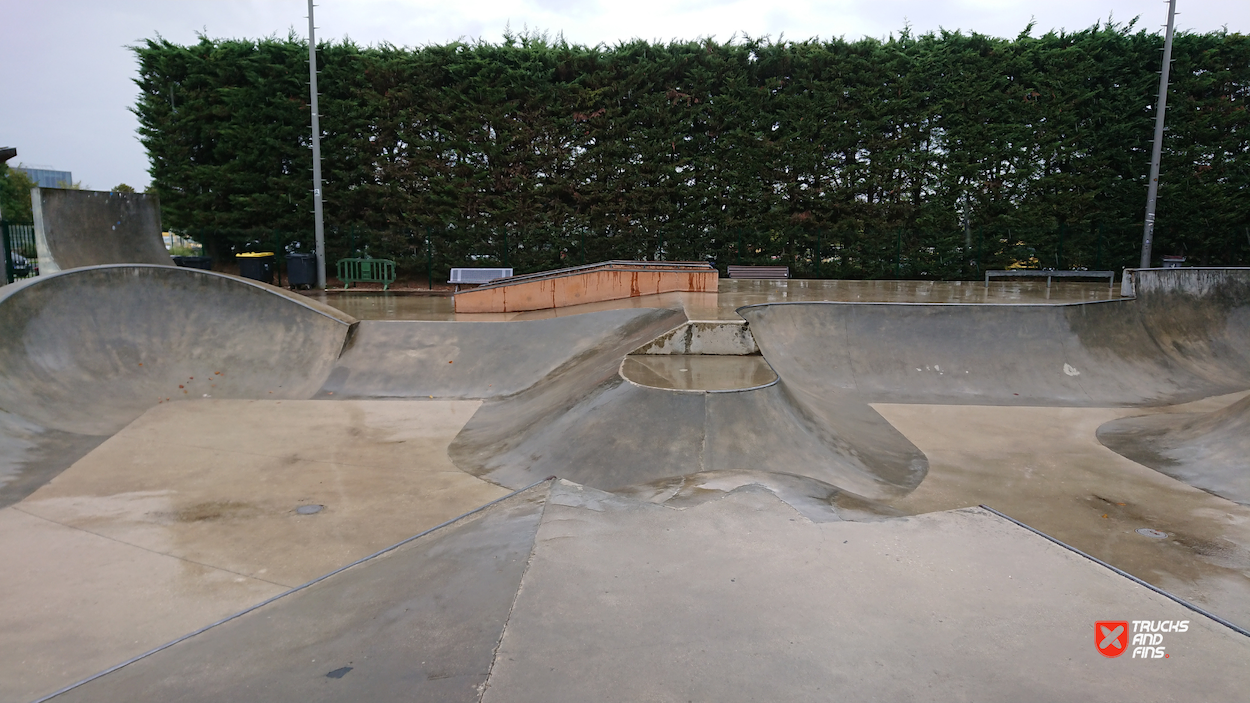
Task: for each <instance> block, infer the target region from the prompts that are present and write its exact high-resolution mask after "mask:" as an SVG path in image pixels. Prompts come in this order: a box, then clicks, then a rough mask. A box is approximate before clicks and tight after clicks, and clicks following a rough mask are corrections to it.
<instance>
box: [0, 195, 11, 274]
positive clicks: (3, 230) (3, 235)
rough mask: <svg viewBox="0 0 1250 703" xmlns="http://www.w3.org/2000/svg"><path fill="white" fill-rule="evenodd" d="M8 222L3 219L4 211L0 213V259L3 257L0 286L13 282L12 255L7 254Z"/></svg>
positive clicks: (8, 247)
mask: <svg viewBox="0 0 1250 703" xmlns="http://www.w3.org/2000/svg"><path fill="white" fill-rule="evenodd" d="M10 248H11V247H10V246H9V223H8V222H5V221H4V213H0V259H4V280H3V281H0V286H2V285H6V284H9V283H12V282H13V280H14V279H13V276H14V273H13V257H12V256H10V255H9V249H10Z"/></svg>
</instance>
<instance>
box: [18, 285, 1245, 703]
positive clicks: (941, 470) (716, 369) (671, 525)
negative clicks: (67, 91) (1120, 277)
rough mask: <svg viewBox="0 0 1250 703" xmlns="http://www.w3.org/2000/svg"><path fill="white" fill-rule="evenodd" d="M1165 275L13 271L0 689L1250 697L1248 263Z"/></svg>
mask: <svg viewBox="0 0 1250 703" xmlns="http://www.w3.org/2000/svg"><path fill="white" fill-rule="evenodd" d="M818 283H819V284H820V285H817V284H818ZM1133 284H1134V285H1133V290H1134V294H1135V297H1131V298H1119V297H1111V296H1106V295H1105V291H1106V286H1105V284H1093V285H1092V286H1089V287H1081V286H1080V284H1068V287H1067V288H1059V289H1058V290H1066V291H1072V293H1071V294H1070V295H1067V296H1066V297H1065V296H1064V295H1062V294H1056V297H1055V298H1052V299H1050V300H1047V299H1045V298H1043V297H1041V295H1040V294H1034V295H1026V296H1023V297H1016V298H1012V297H1010V296H1001V295H1000V296H999V297H997V298H995V297H994V296H995V295H996V294H995V293H993V292H991V293H983V292H982V291H980V290H978V289H980V288H981V286H980V284H974V285H969V286H966V287H959V286H954V285H952V284H948V285H947V286H946V287H945V288H941V287H937V288H932V289H928V288H923V287H918V286H917V285H911V284H905V283H899V284H894V285H893V286H889V285H885V284H881V283H880V282H876V283H865V284H863V285H858V286H855V285H849V284H848V283H847V282H828V283H826V282H802V281H789V282H767V283H765V282H735V281H721V282H720V288H719V290H718V292H716V293H712V292H703V293H664V294H660V295H654V296H642V297H636V298H631V299H629V300H627V301H616V302H613V303H600V304H595V305H587V306H577V307H575V308H565V309H564V310H563V311H560V312H559V313H555V312H551V311H547V312H545V313H544V312H541V311H536V312H533V313H521V314H507V315H496V316H491V315H482V316H478V317H474V316H472V315H462V314H456V313H455V312H454V310H447V309H439V308H438V307H437V306H438V305H446V302H445V301H444V302H440V301H431V300H420V301H415V300H414V301H411V302H408V303H404V302H402V301H403V299H402V298H390V297H387V298H385V299H376V298H375V299H374V302H377V301H378V300H381V302H380V303H379V304H381V305H384V306H386V305H392V303H393V301H394V300H396V299H398V300H400V301H401V303H398V304H397V305H399V306H400V307H402V306H403V305H409V306H411V309H408V310H407V311H406V312H405V311H399V312H395V313H394V314H393V315H392V314H390V313H385V311H383V312H384V313H385V314H378V315H376V317H383V318H385V317H418V318H420V317H425V318H438V319H357V318H356V317H353V316H352V315H350V314H348V312H344V310H347V311H351V310H353V309H363V307H364V306H367V305H368V304H371V303H369V302H367V299H366V298H361V297H357V298H350V297H348V296H343V297H342V298H333V297H331V298H327V299H326V300H327V302H330V303H335V304H340V303H343V302H349V304H342V305H341V308H340V307H333V306H331V305H326V304H323V303H321V302H319V301H317V300H313V299H309V298H306V297H302V296H295V295H292V294H289V293H286V292H284V291H281V290H280V289H277V288H274V287H272V286H267V285H264V284H260V283H256V282H253V281H247V280H244V279H239V278H236V277H231V276H225V275H221V274H214V273H210V272H204V271H193V270H187V269H177V268H172V267H168V266H154V265H108V266H92V267H83V268H75V269H68V270H64V271H61V272H59V273H55V274H52V275H48V276H43V277H40V278H37V279H31V280H28V281H23V282H20V283H17V284H13V285H10V286H6V287H4V288H0V329H2V330H4V332H5V334H4V335H3V337H0V456H2V457H3V459H2V461H0V475H2V476H3V477H4V480H5V481H6V482H5V483H4V485H3V486H0V505H3V506H5V507H3V508H2V509H0V525H3V527H0V555H2V556H3V558H4V559H5V560H6V563H7V564H10V565H13V568H11V569H8V570H7V571H6V574H5V576H3V577H0V579H2V580H3V582H2V583H0V587H2V588H3V589H4V592H5V593H6V594H9V595H8V597H6V599H5V605H4V606H3V608H2V611H0V623H2V624H0V642H3V646H0V652H4V653H5V654H4V655H3V659H2V660H0V699H3V700H36V699H45V698H46V697H48V696H51V695H53V694H57V693H58V692H60V693H59V695H56V696H55V697H54V698H52V699H53V700H58V701H60V700H92V701H122V700H126V701H133V700H222V699H255V700H309V699H314V700H346V699H362V700H391V699H398V698H404V699H416V700H440V701H441V700H587V699H605V700H622V701H632V700H674V701H676V700H764V699H769V700H828V699H830V698H833V697H837V698H842V699H849V700H869V699H873V700H880V699H899V700H905V699H960V700H1000V699H1004V698H1008V697H1011V698H1018V699H1022V700H1070V699H1074V698H1100V699H1108V700H1122V699H1128V698H1133V699H1141V700H1194V699H1200V700H1241V699H1244V692H1245V690H1246V685H1247V684H1248V683H1250V674H1247V672H1246V667H1245V666H1244V662H1245V661H1246V659H1247V655H1250V639H1248V638H1247V637H1246V635H1245V634H1244V630H1245V628H1247V627H1250V508H1247V506H1246V501H1247V496H1250V472H1248V471H1247V465H1246V463H1245V462H1246V459H1245V457H1246V456H1247V455H1248V454H1247V451H1246V450H1247V449H1250V446H1248V445H1247V439H1246V437H1247V434H1246V432H1245V431H1244V430H1245V429H1246V427H1247V423H1248V422H1250V420H1248V415H1247V413H1248V412H1250V406H1247V405H1246V403H1247V402H1250V400H1248V399H1250V270H1244V269H1179V270H1142V271H1137V272H1135V273H1134V279H1133ZM996 285H1005V284H996ZM1011 285H1014V286H1016V287H1015V288H1011V287H1010V286H1007V287H1006V288H1004V289H1003V290H1022V289H1021V288H1020V287H1019V286H1020V285H1022V284H1011ZM1025 285H1027V284H1025ZM1095 289H1098V290H1100V291H1102V292H1101V293H1092V292H1091V291H1094V290H1095ZM1030 290H1034V289H1030ZM925 291H929V292H927V293H926V292H925ZM942 291H944V292H942ZM1047 295H1049V293H1047ZM1090 295H1097V296H1099V297H1098V298H1095V299H1090V298H1089V296H1090ZM975 296H989V297H975ZM917 301H934V302H917ZM353 306H355V307H353ZM422 306H425V307H422ZM553 477H554V478H553ZM980 505H984V506H987V508H988V509H987V508H982V507H978V506H980ZM1004 516H1007V517H1004ZM1008 517H1009V518H1011V519H1008ZM1012 520H1015V521H1019V523H1023V524H1024V525H1027V526H1029V527H1031V528H1034V529H1035V530H1037V531H1040V532H1041V533H1044V535H1045V536H1044V535H1043V534H1038V532H1034V531H1031V530H1029V529H1026V528H1025V527H1023V526H1021V525H1020V524H1017V523H1016V522H1013V521H1012ZM1143 531H1144V532H1143ZM1159 535H1162V537H1159ZM1047 536H1049V537H1050V538H1053V540H1058V541H1052V539H1048V538H1047ZM1061 543H1062V544H1061ZM1064 545H1068V546H1070V547H1072V548H1075V549H1076V550H1080V552H1083V553H1084V554H1087V555H1089V556H1091V557H1094V558H1095V559H1098V560H1101V562H1105V564H1107V565H1110V567H1114V568H1115V569H1119V570H1122V571H1123V572H1125V574H1128V575H1130V576H1132V577H1135V578H1136V579H1139V580H1140V581H1141V582H1144V584H1148V585H1143V583H1139V582H1138V581H1135V580H1133V579H1132V578H1129V577H1128V576H1126V575H1124V574H1121V573H1117V571H1115V570H1114V569H1113V568H1109V567H1108V566H1107V565H1104V564H1102V563H1099V562H1097V561H1094V560H1092V559H1090V558H1087V557H1086V556H1083V555H1082V554H1081V553H1079V552H1077V551H1073V550H1072V549H1069V548H1067V547H1065V546H1064ZM1156 589H1157V590H1156ZM1161 591H1162V592H1161ZM1181 601H1183V602H1181ZM1186 603H1188V604H1191V605H1192V606H1194V607H1196V608H1199V609H1201V611H1205V612H1206V613H1209V614H1210V615H1211V616H1214V617H1210V616H1208V615H1207V614H1204V613H1203V612H1199V611H1198V610H1194V609H1192V608H1190V607H1187V605H1186ZM1107 620H1111V621H1120V620H1127V621H1143V620H1150V621H1161V620H1168V621H1179V620H1188V621H1189V622H1190V627H1189V629H1188V631H1187V632H1185V633H1183V634H1175V635H1168V636H1167V642H1166V645H1167V652H1168V658H1166V659H1146V660H1143V659H1136V658H1132V657H1131V656H1130V655H1128V654H1126V655H1125V656H1121V657H1118V658H1115V659H1108V658H1106V657H1104V656H1103V655H1101V654H1100V653H1099V652H1098V650H1097V649H1096V648H1095V647H1094V646H1092V645H1091V642H1090V640H1091V639H1093V638H1092V637H1091V634H1093V632H1094V623H1095V622H1096V621H1107ZM123 664H124V666H120V665H123ZM84 681H85V682H84ZM79 682H84V683H81V685H75V684H78V683H79Z"/></svg>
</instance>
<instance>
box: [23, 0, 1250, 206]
mask: <svg viewBox="0 0 1250 703" xmlns="http://www.w3.org/2000/svg"><path fill="white" fill-rule="evenodd" d="M1178 12H1179V14H1178V17H1177V26H1178V28H1180V29H1188V30H1194V31H1199V32H1205V31H1210V30H1216V29H1219V28H1221V27H1227V28H1228V29H1229V30H1230V31H1235V32H1243V33H1244V32H1247V31H1250V1H1247V0H1179V4H1178ZM1138 16H1140V17H1141V19H1140V21H1139V23H1138V26H1140V27H1145V28H1148V29H1152V30H1153V29H1156V28H1158V27H1159V26H1160V25H1162V24H1163V23H1164V22H1166V20H1167V5H1166V3H1165V2H1160V1H1159V0H1145V1H1139V2H1131V1H1128V0H1050V1H1048V2H1038V1H1036V0H1035V1H1033V2H1024V1H1022V0H956V1H953V2H952V1H944V0H829V1H826V2H815V1H813V0H787V1H786V2H777V1H776V0H773V1H771V2H767V1H762V0H737V1H731V0H629V1H628V2H626V1H623V0H606V1H605V0H513V1H511V2H509V1H507V0H485V1H483V0H462V1H460V2H449V1H448V0H355V1H348V0H322V2H321V3H320V4H319V5H318V7H317V25H318V27H319V28H320V29H319V30H318V38H319V39H341V38H343V37H350V38H351V39H353V40H354V41H356V42H357V43H359V44H377V43H381V42H389V43H391V44H395V45H399V46H419V45H423V44H431V43H444V42H448V41H453V40H456V39H484V40H486V41H499V39H500V38H501V37H502V35H503V33H504V30H505V28H507V27H509V26H511V28H512V29H513V30H514V31H518V30H523V29H526V28H528V29H529V30H531V31H533V30H537V31H546V32H548V33H550V34H551V35H552V36H555V35H556V34H563V35H564V37H565V39H567V40H568V41H570V42H574V43H580V44H598V43H606V44H613V43H615V42H617V41H622V40H628V39H633V38H641V39H650V40H662V41H667V40H671V39H696V38H700V37H714V38H716V39H719V40H726V39H729V38H730V37H731V36H733V35H734V34H735V33H738V34H743V33H745V34H748V35H750V36H756V37H758V36H763V35H768V36H771V37H774V38H776V37H779V36H783V37H785V38H787V39H793V40H801V39H808V38H811V37H820V38H825V39H827V38H830V37H837V36H841V37H845V38H847V39H855V38H859V37H862V36H872V37H886V36H888V35H889V34H891V33H897V32H898V30H899V29H901V28H902V27H903V26H904V25H909V26H911V27H912V30H913V32H915V33H925V32H929V31H935V30H937V29H939V28H945V29H948V30H955V29H959V30H962V31H964V32H970V31H976V32H980V33H982V34H990V35H995V36H1003V37H1014V36H1016V35H1017V34H1019V33H1020V31H1021V30H1022V29H1024V27H1025V25H1027V24H1028V22H1029V20H1030V19H1031V18H1032V19H1035V20H1036V27H1037V28H1036V29H1035V30H1034V35H1035V36H1036V35H1037V34H1040V33H1044V32H1045V31H1047V30H1049V29H1052V28H1053V29H1068V30H1079V29H1085V28H1087V27H1090V26H1092V25H1093V24H1094V23H1095V22H1100V21H1103V22H1105V21H1106V19H1107V18H1108V17H1114V18H1115V20H1116V21H1117V22H1124V21H1128V20H1130V19H1132V18H1134V17H1138ZM306 17H307V1H306V0H303V1H301V0H250V1H249V0H177V1H175V2H171V1H170V0H134V1H132V2H122V1H120V0H33V1H32V0H0V146H15V147H17V149H18V156H17V158H16V159H15V160H13V161H11V162H10V164H17V163H19V162H21V163H24V164H26V165H39V166H51V167H54V168H56V169H60V170H65V171H72V172H73V174H74V179H75V180H79V181H81V182H82V183H83V185H84V187H88V188H93V189H100V190H107V189H109V188H112V187H113V186H115V185H117V184H118V183H123V182H124V183H128V184H130V185H132V186H135V187H136V188H139V189H142V188H144V187H146V186H147V185H148V182H149V177H148V173H147V169H148V159H147V154H146V153H145V152H144V150H143V147H142V145H141V144H140V143H139V140H138V136H137V135H136V133H135V130H136V128H137V127H138V123H137V122H136V120H135V118H134V116H133V115H132V114H131V113H130V112H129V108H130V106H132V105H133V104H134V102H135V96H136V94H137V89H136V87H135V85H134V83H133V82H132V79H133V78H134V77H135V75H136V74H135V71H136V64H135V59H134V56H133V54H131V52H130V51H129V50H127V49H126V47H127V45H130V44H133V43H136V42H138V41H140V40H142V39H145V38H148V37H153V36H155V35H157V34H159V35H161V36H163V37H165V38H166V39H169V40H171V41H174V42H178V43H193V42H195V41H196V34H197V32H203V33H206V34H207V35H208V36H210V37H214V38H217V37H248V38H256V37H264V36H268V35H271V34H277V35H279V36H285V35H286V34H287V32H288V31H289V30H291V29H294V30H295V32H296V33H297V34H298V35H299V36H301V37H303V36H307V32H308V21H307V19H306Z"/></svg>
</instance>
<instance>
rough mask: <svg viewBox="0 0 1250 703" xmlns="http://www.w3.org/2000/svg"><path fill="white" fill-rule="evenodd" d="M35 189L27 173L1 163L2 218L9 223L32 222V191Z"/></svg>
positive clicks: (0, 214)
mask: <svg viewBox="0 0 1250 703" xmlns="http://www.w3.org/2000/svg"><path fill="white" fill-rule="evenodd" d="M33 187H35V184H34V182H33V181H31V180H30V178H29V177H28V176H27V175H26V173H25V172H23V171H18V170H16V169H12V168H9V167H8V165H7V164H2V163H0V216H3V217H4V219H5V220H7V221H9V222H18V223H29V222H32V221H33V220H34V215H33V214H32V213H31V207H30V189H31V188H33Z"/></svg>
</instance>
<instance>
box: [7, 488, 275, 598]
mask: <svg viewBox="0 0 1250 703" xmlns="http://www.w3.org/2000/svg"><path fill="white" fill-rule="evenodd" d="M10 507H12V508H13V509H14V510H16V511H17V512H19V513H22V514H23V515H29V516H31V517H33V518H36V519H38V520H43V521H44V522H50V523H52V524H53V525H60V526H61V527H65V528H68V529H71V530H77V531H79V532H85V533H87V534H89V535H94V536H96V537H99V538H101V539H106V540H109V541H110V542H116V543H118V544H124V545H126V546H127V547H134V548H135V549H140V550H142V551H145V552H148V553H149V554H156V555H158V556H162V557H169V558H170V559H177V560H178V561H185V562H186V563H188V564H195V565H196V566H202V567H204V568H206V569H212V570H214V571H224V572H226V573H227V574H234V575H235V576H242V577H244V578H247V579H251V580H253V581H261V582H262V583H267V584H270V585H271V586H277V587H279V588H290V587H291V586H290V584H285V583H278V582H277V581H270V580H269V579H263V578H260V577H259V576H252V575H251V574H245V573H242V572H239V571H232V570H230V569H227V568H225V567H221V566H216V565H214V564H205V563H204V562H202V561H196V560H194V559H188V558H186V557H180V556H178V555H177V554H170V553H168V552H159V551H157V550H155V549H152V548H151V547H145V546H143V545H141V544H135V543H134V542H127V541H126V540H124V539H117V538H116V537H112V536H110V535H105V534H101V533H99V532H93V531H91V530H88V529H86V528H85V527H78V526H77V525H67V524H65V523H63V522H60V521H59V520H53V519H52V518H48V517H44V516H42V515H36V514H34V513H32V512H30V511H28V510H23V509H21V508H19V507H17V506H16V505H14V506H10Z"/></svg>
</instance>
